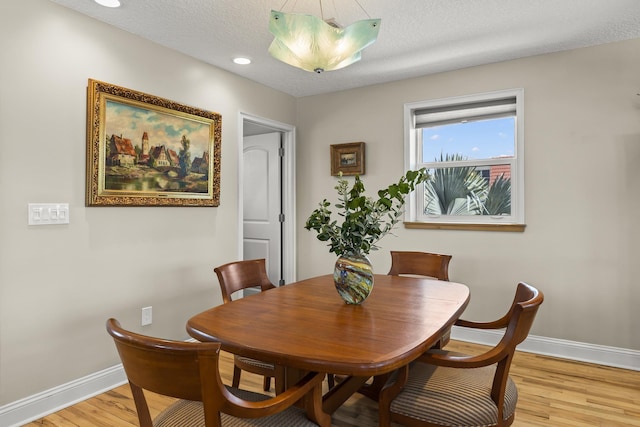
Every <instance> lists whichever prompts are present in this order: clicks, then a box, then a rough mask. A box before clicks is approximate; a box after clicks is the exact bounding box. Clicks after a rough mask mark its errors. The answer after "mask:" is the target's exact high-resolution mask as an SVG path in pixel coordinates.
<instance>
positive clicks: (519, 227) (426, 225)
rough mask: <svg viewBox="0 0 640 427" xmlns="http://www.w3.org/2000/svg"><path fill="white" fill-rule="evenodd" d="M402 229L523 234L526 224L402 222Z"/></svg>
mask: <svg viewBox="0 0 640 427" xmlns="http://www.w3.org/2000/svg"><path fill="white" fill-rule="evenodd" d="M403 224H404V228H421V229H427V230H470V231H509V232H514V233H522V232H524V228H525V227H526V224H451V223H449V224H445V223H439V222H404V223H403Z"/></svg>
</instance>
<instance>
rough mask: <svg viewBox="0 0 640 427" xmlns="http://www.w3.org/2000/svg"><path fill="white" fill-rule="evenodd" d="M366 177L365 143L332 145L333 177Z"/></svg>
mask: <svg viewBox="0 0 640 427" xmlns="http://www.w3.org/2000/svg"><path fill="white" fill-rule="evenodd" d="M340 172H342V175H364V142H349V143H347V144H333V145H331V175H333V176H337V175H339V174H340Z"/></svg>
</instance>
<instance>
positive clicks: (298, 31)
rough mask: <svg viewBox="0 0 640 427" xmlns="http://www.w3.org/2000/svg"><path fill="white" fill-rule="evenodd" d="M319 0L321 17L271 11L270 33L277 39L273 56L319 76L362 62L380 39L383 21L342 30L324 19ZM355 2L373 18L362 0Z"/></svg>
mask: <svg viewBox="0 0 640 427" xmlns="http://www.w3.org/2000/svg"><path fill="white" fill-rule="evenodd" d="M287 1H288V0H287ZM319 1H320V15H321V17H317V16H313V15H306V14H296V13H284V12H278V11H275V10H272V11H271V20H270V21H269V31H270V32H271V34H273V36H274V37H275V38H274V39H273V42H272V43H271V46H269V53H270V54H271V56H273V57H274V58H276V59H278V60H280V61H282V62H285V63H287V64H289V65H292V66H294V67H298V68H302V69H303V70H306V71H310V72H315V73H322V72H323V71H331V70H338V69H340V68H344V67H346V66H347V65H351V64H353V63H354V62H357V61H359V60H360V58H361V56H362V53H361V52H362V50H363V49H364V48H366V47H367V46H370V45H371V44H373V43H374V42H375V41H376V39H377V38H378V31H379V30H380V21H381V20H380V19H365V20H362V21H357V22H354V23H353V24H351V25H349V26H348V27H346V28H342V27H340V26H339V25H338V24H336V23H335V21H333V20H325V19H324V13H323V10H322V0H319ZM355 2H356V3H357V4H358V6H360V8H361V9H362V10H363V11H364V12H365V13H366V14H367V16H369V14H368V13H367V12H366V11H365V10H364V8H363V7H362V5H360V3H359V2H358V0H355ZM286 3H287V2H285V5H286ZM283 8H284V5H283V7H282V8H281V9H283Z"/></svg>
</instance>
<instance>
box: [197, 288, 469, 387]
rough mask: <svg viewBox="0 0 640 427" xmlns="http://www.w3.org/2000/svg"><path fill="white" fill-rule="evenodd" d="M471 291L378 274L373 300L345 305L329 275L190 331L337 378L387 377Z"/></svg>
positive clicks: (236, 307)
mask: <svg viewBox="0 0 640 427" xmlns="http://www.w3.org/2000/svg"><path fill="white" fill-rule="evenodd" d="M468 302H469V288H468V287H467V286H465V285H463V284H460V283H455V282H446V281H439V280H435V279H427V278H416V277H405V276H387V275H376V276H375V279H374V287H373V291H372V293H371V295H369V297H368V298H367V299H366V300H365V301H364V302H363V303H362V304H360V305H347V304H345V303H344V302H343V301H342V299H341V298H340V296H339V295H338V293H337V291H336V289H335V286H334V284H333V275H326V276H319V277H314V278H310V279H306V280H301V281H299V282H295V283H291V284H288V285H284V286H281V287H278V288H275V289H272V290H268V291H265V292H260V293H257V294H254V295H250V296H247V297H245V298H241V299H238V300H235V301H233V302H231V303H228V304H222V305H219V306H216V307H213V308H211V309H209V310H206V311H204V312H202V313H200V314H197V315H195V316H193V317H192V318H191V319H189V321H188V322H187V331H188V333H189V334H190V335H191V336H192V337H193V338H196V339H198V340H200V341H212V340H213V341H220V342H221V343H222V348H223V349H224V350H226V351H229V352H231V353H234V354H238V355H242V356H247V357H251V358H255V359H259V360H264V361H268V362H272V363H275V364H279V365H284V366H288V367H293V368H298V369H304V370H309V371H315V372H327V373H333V374H340V375H352V376H372V375H378V374H382V373H387V372H391V371H393V370H394V369H397V368H399V367H401V366H403V365H405V364H407V363H409V362H411V361H413V360H415V359H416V358H417V357H419V356H420V355H421V354H422V353H423V352H425V351H426V350H427V349H429V348H430V347H431V346H432V345H433V344H434V343H436V342H437V341H438V339H439V338H440V336H441V335H442V334H443V333H444V332H445V331H447V330H448V329H449V328H450V327H451V326H452V325H453V323H454V322H455V321H456V320H457V319H458V317H459V316H460V314H461V313H462V312H463V311H464V309H465V308H466V306H467V304H468Z"/></svg>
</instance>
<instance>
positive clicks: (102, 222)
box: [0, 0, 295, 406]
mask: <svg viewBox="0 0 640 427" xmlns="http://www.w3.org/2000/svg"><path fill="white" fill-rule="evenodd" d="M0 28H1V30H0V31H1V32H2V37H0V52H1V55H2V63H1V66H0V146H1V147H2V150H1V151H0V195H1V196H2V202H1V203H2V209H0V406H2V405H3V404H6V403H8V402H12V401H15V400H17V399H19V398H22V397H25V396H30V395H32V394H34V393H37V392H40V391H43V390H46V389H49V388H51V387H54V386H58V385H61V384H63V383H66V382H68V381H71V380H75V379H78V378H81V377H83V376H85V375H89V374H91V373H94V372H96V371H99V370H101V369H105V368H107V367H110V366H113V365H115V364H117V363H118V358H117V355H116V353H115V348H114V346H113V343H112V342H111V341H110V339H109V337H108V335H107V334H106V332H105V329H104V323H105V320H106V319H107V318H108V317H110V316H114V317H117V318H119V319H120V320H121V321H122V322H123V324H124V325H126V326H128V327H131V328H136V329H138V330H141V331H143V332H145V333H149V334H152V335H158V336H164V337H167V338H176V339H184V338H186V337H187V334H186V332H185V329H184V325H185V322H186V320H187V319H188V318H189V317H190V315H192V314H193V313H197V312H199V311H201V310H203V309H205V308H208V307H210V306H212V305H215V304H219V303H221V298H220V295H219V291H217V289H216V288H217V285H216V281H215V275H214V274H213V272H212V269H213V267H214V266H215V265H219V264H222V263H224V262H228V261H231V260H233V259H235V258H236V256H237V254H238V248H237V232H238V230H237V225H238V221H237V197H236V193H237V191H236V190H237V167H236V165H237V161H238V159H237V158H238V140H239V138H240V136H239V135H238V129H239V124H238V117H239V112H241V111H242V112H246V113H250V114H254V115H257V116H262V117H268V118H270V119H272V120H276V121H279V122H282V123H290V124H294V122H295V99H294V98H293V97H290V96H288V95H285V94H282V93H281V92H276V91H273V90H271V89H268V88H266V87H264V86H261V85H258V84H255V83H252V82H250V81H248V80H246V79H243V78H240V77H237V76H234V75H232V74H230V73H227V72H224V71H221V70H219V69H216V68H213V67H211V66H208V65H206V64H204V63H202V62H199V61H196V60H194V59H191V58H189V57H186V56H184V55H181V54H178V53H176V52H175V51H172V50H168V49H166V48H163V47H160V46H158V45H155V44H152V43H149V42H147V41H145V40H142V39H140V38H138V37H136V36H134V35H132V34H129V33H126V32H123V31H120V30H117V29H115V28H113V27H109V26H107V25H104V24H101V23H99V22H97V21H94V20H92V19H89V18H87V17H85V16H83V15H79V14H77V13H75V12H72V11H69V10H68V9H65V8H62V7H60V6H58V5H56V4H55V3H52V2H50V1H48V0H22V1H10V2H9V1H3V2H2V3H0ZM212 48H214V47H212ZM89 78H94V79H98V80H103V81H106V82H109V83H112V84H117V85H120V86H124V87H128V88H131V89H134V90H138V91H142V92H146V93H150V94H153V95H156V96H159V97H163V98H167V99H171V100H174V101H177V102H180V103H183V104H186V105H191V106H195V107H198V108H203V109H206V110H210V111H217V112H219V113H220V114H222V177H221V178H222V180H221V181H222V193H221V206H220V207H218V208H177V207H176V208H100V207H98V208H96V207H94V208H85V207H84V194H85V152H86V150H85V140H86V136H85V129H86V87H87V80H88V79H89ZM29 202H67V203H69V205H70V211H71V212H70V217H71V223H70V224H69V225H68V226H45V227H33V226H31V227H29V226H28V225H27V203H29ZM148 305H151V306H153V319H154V322H153V325H151V326H150V327H145V328H140V327H139V325H140V309H141V307H144V306H148Z"/></svg>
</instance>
